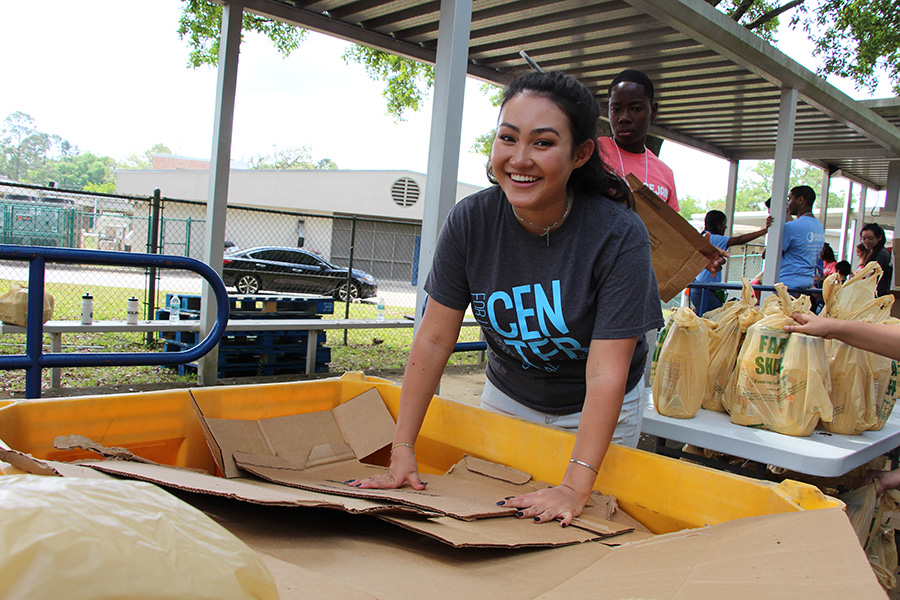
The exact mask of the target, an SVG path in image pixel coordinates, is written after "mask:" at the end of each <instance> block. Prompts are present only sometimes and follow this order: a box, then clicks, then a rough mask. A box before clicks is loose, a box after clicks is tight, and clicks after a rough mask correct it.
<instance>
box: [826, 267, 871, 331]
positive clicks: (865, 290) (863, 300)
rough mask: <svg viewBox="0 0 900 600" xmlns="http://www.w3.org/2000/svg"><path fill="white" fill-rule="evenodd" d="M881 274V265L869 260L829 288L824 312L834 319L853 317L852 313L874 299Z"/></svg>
mask: <svg viewBox="0 0 900 600" xmlns="http://www.w3.org/2000/svg"><path fill="white" fill-rule="evenodd" d="M881 275H882V271H881V267H880V266H879V265H878V263H877V262H870V263H869V264H867V265H866V266H864V267H863V268H862V269H860V270H859V271H858V272H857V273H855V274H854V275H853V276H852V277H851V278H850V279H848V280H847V281H845V282H844V283H843V284H841V285H839V286H836V288H835V289H833V290H829V291H830V292H831V293H830V294H829V295H826V296H825V297H824V298H825V300H826V305H825V312H824V314H825V315H826V316H829V317H832V318H834V319H852V318H854V317H853V316H852V315H854V314H856V313H857V312H859V310H860V308H862V307H863V306H865V305H866V304H868V303H869V302H871V301H872V300H873V299H875V294H876V290H877V288H878V280H879V279H881ZM829 277H830V275H829ZM823 291H824V288H823Z"/></svg>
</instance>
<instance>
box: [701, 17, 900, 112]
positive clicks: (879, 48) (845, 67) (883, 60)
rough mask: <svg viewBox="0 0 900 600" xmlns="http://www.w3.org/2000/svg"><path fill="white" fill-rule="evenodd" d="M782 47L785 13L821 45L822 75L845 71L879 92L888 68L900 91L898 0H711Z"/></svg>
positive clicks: (843, 74) (794, 26)
mask: <svg viewBox="0 0 900 600" xmlns="http://www.w3.org/2000/svg"><path fill="white" fill-rule="evenodd" d="M706 1H707V2H708V3H709V4H711V5H713V6H715V7H716V8H717V9H718V10H720V11H722V12H724V13H725V14H727V15H729V16H730V17H731V18H732V19H734V20H735V21H737V22H738V23H741V24H742V25H744V26H745V27H746V28H747V29H750V30H751V31H753V32H754V33H756V34H757V35H759V36H760V37H762V38H763V39H766V40H768V41H770V42H772V43H773V44H776V45H777V41H776V40H775V30H776V29H777V27H778V24H779V17H780V15H782V14H789V15H790V21H789V24H790V26H791V28H792V29H795V30H797V29H800V30H802V31H803V32H805V33H806V35H807V36H808V37H809V39H810V40H812V41H813V43H814V44H815V50H814V54H815V55H816V56H817V57H819V58H821V60H822V64H821V65H820V66H819V68H818V69H817V70H818V73H819V74H820V75H828V74H832V75H839V76H841V77H848V78H850V79H851V80H853V81H854V82H855V83H856V85H857V88H867V89H868V90H870V91H874V90H875V87H876V86H877V84H878V75H877V73H876V71H877V70H878V69H884V70H885V71H886V72H887V76H888V78H889V80H890V82H891V85H892V86H893V88H894V92H895V93H896V94H900V6H898V4H897V0H790V1H780V0H779V1H776V0H706Z"/></svg>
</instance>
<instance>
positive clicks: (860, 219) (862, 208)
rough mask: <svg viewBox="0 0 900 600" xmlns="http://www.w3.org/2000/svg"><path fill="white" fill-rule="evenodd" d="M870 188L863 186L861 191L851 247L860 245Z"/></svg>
mask: <svg viewBox="0 0 900 600" xmlns="http://www.w3.org/2000/svg"><path fill="white" fill-rule="evenodd" d="M868 191H869V188H867V187H866V186H862V187H861V189H860V190H859V204H858V205H857V208H856V227H854V235H853V238H852V239H851V240H850V245H852V246H854V247H855V246H856V244H858V243H859V241H858V240H859V234H860V233H861V232H862V228H863V225H865V224H866V192H868Z"/></svg>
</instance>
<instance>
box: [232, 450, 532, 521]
mask: <svg viewBox="0 0 900 600" xmlns="http://www.w3.org/2000/svg"><path fill="white" fill-rule="evenodd" d="M234 458H235V461H236V463H237V464H238V466H240V468H242V469H244V470H246V471H248V472H250V473H253V474H254V475H256V476H258V477H262V478H263V479H265V480H267V481H271V482H273V483H280V484H282V485H288V486H291V487H298V488H302V489H305V490H312V491H317V492H322V493H325V494H335V495H338V496H343V497H348V498H367V499H369V500H378V501H381V502H389V503H396V504H405V505H407V506H415V507H417V508H420V509H422V510H427V511H432V512H436V513H439V514H442V515H447V516H450V517H454V518H457V519H463V520H472V519H478V518H484V517H498V516H502V515H511V514H513V513H515V512H516V509H514V508H507V507H504V506H497V502H498V501H500V500H502V499H503V498H504V495H503V494H502V493H501V492H500V491H499V490H498V489H497V488H496V487H494V486H488V485H484V484H481V483H477V482H471V481H457V480H456V479H454V478H451V477H447V476H443V477H442V476H439V475H429V476H426V477H425V481H426V482H427V483H428V486H427V488H426V489H424V490H415V489H413V488H411V487H405V488H400V489H395V490H367V489H360V488H355V487H350V486H348V485H347V484H346V483H345V482H346V481H350V480H353V479H362V478H366V477H371V476H372V475H377V474H380V473H385V472H386V471H387V469H385V468H384V467H378V466H374V465H366V464H362V463H355V462H352V463H351V462H344V463H341V464H335V465H329V466H327V467H319V468H315V469H310V470H307V471H294V470H292V469H285V468H279V467H274V466H270V465H255V464H252V463H251V462H249V461H248V460H247V457H246V456H244V455H241V454H239V453H238V454H235V456H234ZM507 495H508V494H507Z"/></svg>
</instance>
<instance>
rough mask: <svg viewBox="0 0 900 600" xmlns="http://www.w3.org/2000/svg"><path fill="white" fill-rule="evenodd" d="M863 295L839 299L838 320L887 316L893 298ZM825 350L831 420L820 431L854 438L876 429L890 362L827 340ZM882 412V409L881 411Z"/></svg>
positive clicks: (875, 319) (872, 320)
mask: <svg viewBox="0 0 900 600" xmlns="http://www.w3.org/2000/svg"><path fill="white" fill-rule="evenodd" d="M875 266H877V264H876V265H875ZM865 281H868V280H863V282H865ZM857 289H862V288H859V287H858V288H857ZM867 294H868V292H865V293H864V294H854V295H853V296H850V295H848V296H843V297H842V299H841V300H840V303H839V306H840V310H839V314H841V315H843V316H842V317H841V318H844V319H851V320H858V321H864V322H869V323H880V322H882V321H883V320H884V319H885V318H886V317H887V315H888V314H889V313H890V307H891V305H892V304H893V297H890V296H886V297H883V298H870V299H869V300H864V298H865V297H866V296H867ZM825 348H826V351H827V353H828V362H829V367H830V372H831V403H832V405H833V407H834V419H833V420H832V421H831V422H830V423H822V425H821V428H822V429H824V430H825V431H829V432H831V433H839V434H845V435H857V434H860V433H862V432H863V431H866V430H868V429H872V428H876V427H878V414H877V413H878V410H879V409H878V405H879V402H880V401H881V400H882V396H883V395H884V392H885V391H886V389H887V387H888V385H889V381H890V377H891V364H890V363H891V361H890V359H888V358H885V357H883V356H878V355H874V354H872V353H871V352H866V351H865V350H860V349H859V348H855V347H853V346H850V345H848V344H845V343H843V342H840V341H838V340H828V341H827V342H826V343H825ZM892 408H893V407H892ZM885 409H886V407H885V406H882V411H883V410H885ZM885 420H886V419H885ZM882 426H883V424H882Z"/></svg>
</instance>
